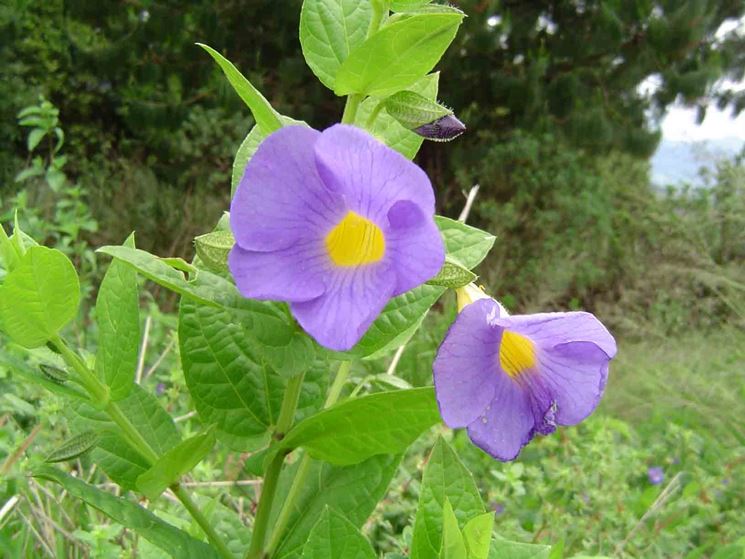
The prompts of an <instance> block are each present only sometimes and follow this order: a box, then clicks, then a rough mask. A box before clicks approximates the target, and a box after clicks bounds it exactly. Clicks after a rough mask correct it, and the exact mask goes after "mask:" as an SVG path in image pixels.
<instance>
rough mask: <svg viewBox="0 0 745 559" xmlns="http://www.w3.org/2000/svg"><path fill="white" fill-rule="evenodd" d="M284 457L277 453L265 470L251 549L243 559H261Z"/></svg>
mask: <svg viewBox="0 0 745 559" xmlns="http://www.w3.org/2000/svg"><path fill="white" fill-rule="evenodd" d="M285 456H286V454H285V453H284V452H280V453H278V454H277V455H276V456H275V457H274V459H273V460H272V461H271V462H270V463H269V466H268V467H267V469H266V475H265V476H264V483H263V485H262V487H261V498H260V499H259V507H258V509H257V510H256V518H255V519H254V529H253V534H252V535H251V547H249V548H248V551H247V552H246V557H245V559H261V557H262V552H263V548H264V540H265V539H266V529H267V527H268V526H269V515H270V514H271V512H272V505H273V504H274V497H275V495H276V493H277V482H278V481H279V474H280V473H281V472H282V464H283V463H284V461H285ZM264 556H265V555H264Z"/></svg>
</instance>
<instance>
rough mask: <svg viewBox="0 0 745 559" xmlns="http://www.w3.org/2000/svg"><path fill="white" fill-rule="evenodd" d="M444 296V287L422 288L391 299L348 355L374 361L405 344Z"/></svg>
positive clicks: (426, 286) (424, 286) (422, 286)
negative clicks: (433, 306)
mask: <svg viewBox="0 0 745 559" xmlns="http://www.w3.org/2000/svg"><path fill="white" fill-rule="evenodd" d="M444 292H445V288H444V287H439V286H433V285H420V286H419V287H417V288H415V289H412V290H411V291H407V292H406V293H404V294H402V295H399V296H398V297H395V298H394V299H391V300H390V301H389V302H388V304H387V305H386V306H385V308H384V309H383V312H382V313H380V316H379V317H378V318H377V319H376V320H375V322H373V323H372V325H371V326H370V328H369V329H368V331H367V332H366V333H365V335H364V336H363V337H362V339H361V340H360V341H359V342H358V343H357V345H356V346H354V347H353V348H352V349H351V350H350V351H349V353H350V354H352V355H354V356H357V357H370V358H374V357H378V356H380V355H383V354H385V353H386V352H387V351H390V350H392V349H395V348H397V347H399V346H401V345H403V344H405V343H406V342H408V341H409V339H411V337H412V336H413V335H414V333H415V332H416V331H417V329H418V328H419V326H420V325H421V323H422V321H423V320H424V317H425V316H426V315H427V313H428V312H429V309H430V308H431V307H432V305H434V304H435V302H436V301H437V299H439V298H440V295H442V294H443V293H444Z"/></svg>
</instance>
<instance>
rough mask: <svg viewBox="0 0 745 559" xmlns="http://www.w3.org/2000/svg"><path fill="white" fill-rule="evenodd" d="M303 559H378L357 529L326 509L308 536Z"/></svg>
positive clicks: (337, 514)
mask: <svg viewBox="0 0 745 559" xmlns="http://www.w3.org/2000/svg"><path fill="white" fill-rule="evenodd" d="M302 559H376V555H375V551H374V550H373V548H372V546H371V545H370V542H369V541H367V539H366V538H365V536H363V535H362V534H360V531H359V530H358V529H357V527H356V526H355V525H354V524H352V523H351V522H349V520H347V519H346V518H344V517H343V516H341V515H340V514H339V513H337V512H334V511H332V510H330V509H329V508H328V507H326V508H325V509H324V511H323V514H321V518H319V519H318V522H317V523H316V525H315V526H313V529H312V530H311V531H310V535H309V536H308V542H307V543H306V544H305V547H303V555H302Z"/></svg>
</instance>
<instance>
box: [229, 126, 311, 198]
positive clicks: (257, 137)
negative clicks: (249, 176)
mask: <svg viewBox="0 0 745 559" xmlns="http://www.w3.org/2000/svg"><path fill="white" fill-rule="evenodd" d="M279 118H280V120H281V121H282V124H283V125H284V126H293V125H298V126H308V125H307V124H306V123H305V122H303V121H302V120H295V119H294V118H290V117H288V116H282V115H280V117H279ZM268 135H269V134H268V133H266V132H264V131H263V130H262V129H261V128H260V127H258V126H253V127H252V128H251V130H250V131H249V132H248V135H247V136H246V137H245V138H244V139H243V141H242V142H241V145H240V147H239V148H238V151H237V152H236V154H235V159H234V160H233V173H232V175H231V178H230V197H231V198H232V197H233V195H234V194H235V189H236V188H238V184H239V183H240V182H241V179H242V178H243V173H244V172H245V171H246V165H248V162H249V161H250V160H251V158H252V157H253V156H254V153H256V150H257V149H259V145H260V144H261V142H263V141H264V138H266V137H267V136H268Z"/></svg>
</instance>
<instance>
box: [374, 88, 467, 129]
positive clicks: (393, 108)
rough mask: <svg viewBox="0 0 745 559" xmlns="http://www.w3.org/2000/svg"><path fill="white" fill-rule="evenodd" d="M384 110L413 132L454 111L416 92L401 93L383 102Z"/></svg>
mask: <svg viewBox="0 0 745 559" xmlns="http://www.w3.org/2000/svg"><path fill="white" fill-rule="evenodd" d="M383 108H385V110H386V112H387V113H388V114H389V115H391V116H392V117H393V118H395V119H396V120H397V121H398V123H399V124H401V126H403V127H404V128H408V129H409V130H413V129H415V128H419V127H420V126H424V125H425V124H429V123H431V122H434V121H436V120H437V119H440V118H442V117H444V116H447V115H451V114H453V111H451V110H450V109H448V108H447V107H444V106H442V105H440V104H439V103H437V102H436V101H433V100H431V99H428V98H427V97H425V96H424V95H420V94H419V93H417V92H415V91H399V92H398V93H394V94H393V95H391V96H390V97H388V98H386V99H385V101H383Z"/></svg>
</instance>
